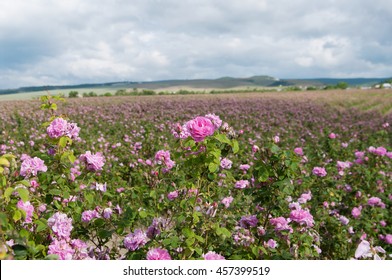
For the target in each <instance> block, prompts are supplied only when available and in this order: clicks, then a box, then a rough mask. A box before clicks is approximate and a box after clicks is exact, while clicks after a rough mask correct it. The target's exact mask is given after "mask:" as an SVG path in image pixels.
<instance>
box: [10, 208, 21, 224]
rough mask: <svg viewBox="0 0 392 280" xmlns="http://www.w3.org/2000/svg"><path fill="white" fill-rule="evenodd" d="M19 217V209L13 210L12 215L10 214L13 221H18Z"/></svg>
mask: <svg viewBox="0 0 392 280" xmlns="http://www.w3.org/2000/svg"><path fill="white" fill-rule="evenodd" d="M21 218H22V212H21V211H20V210H15V212H14V215H13V216H12V219H13V220H14V222H17V221H19V220H20V219H21Z"/></svg>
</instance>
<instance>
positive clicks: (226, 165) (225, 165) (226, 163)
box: [220, 158, 233, 169]
mask: <svg viewBox="0 0 392 280" xmlns="http://www.w3.org/2000/svg"><path fill="white" fill-rule="evenodd" d="M232 164H233V162H232V161H231V160H229V159H227V158H223V159H221V162H220V167H221V168H222V169H230V168H231V165H232Z"/></svg>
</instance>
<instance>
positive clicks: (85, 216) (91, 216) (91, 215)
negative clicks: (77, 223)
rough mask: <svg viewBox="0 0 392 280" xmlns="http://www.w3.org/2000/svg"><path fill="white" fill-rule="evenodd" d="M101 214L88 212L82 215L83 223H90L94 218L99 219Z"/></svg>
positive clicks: (93, 211)
mask: <svg viewBox="0 0 392 280" xmlns="http://www.w3.org/2000/svg"><path fill="white" fill-rule="evenodd" d="M98 217H99V213H98V212H97V211H96V210H86V211H84V212H83V213H82V222H84V223H88V222H90V221H91V220H92V219H94V218H98Z"/></svg>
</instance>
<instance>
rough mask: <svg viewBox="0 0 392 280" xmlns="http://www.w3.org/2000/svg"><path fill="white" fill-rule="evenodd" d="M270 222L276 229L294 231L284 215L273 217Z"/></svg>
mask: <svg viewBox="0 0 392 280" xmlns="http://www.w3.org/2000/svg"><path fill="white" fill-rule="evenodd" d="M270 224H271V225H273V226H274V227H275V231H282V230H289V231H290V232H293V229H292V228H291V227H290V226H289V221H288V220H286V219H285V218H283V217H277V218H273V219H271V220H270Z"/></svg>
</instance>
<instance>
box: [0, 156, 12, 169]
mask: <svg viewBox="0 0 392 280" xmlns="http://www.w3.org/2000/svg"><path fill="white" fill-rule="evenodd" d="M0 165H2V166H7V167H9V166H10V162H9V161H8V159H6V158H4V157H0Z"/></svg>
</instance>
